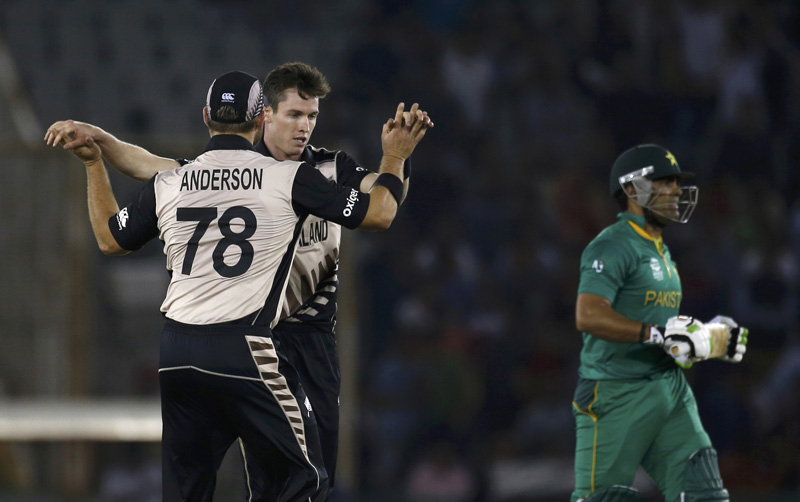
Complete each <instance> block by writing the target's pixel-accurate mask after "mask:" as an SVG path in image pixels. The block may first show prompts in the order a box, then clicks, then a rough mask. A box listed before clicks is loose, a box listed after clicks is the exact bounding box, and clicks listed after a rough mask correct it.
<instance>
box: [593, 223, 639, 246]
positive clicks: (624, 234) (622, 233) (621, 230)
mask: <svg viewBox="0 0 800 502" xmlns="http://www.w3.org/2000/svg"><path fill="white" fill-rule="evenodd" d="M630 238H631V228H630V225H628V223H627V222H626V221H618V222H616V223H613V224H611V225H609V226H607V227H606V228H604V229H603V230H601V231H600V233H599V234H597V236H595V238H594V239H592V240H591V242H589V244H588V245H587V246H586V251H587V252H591V251H599V250H603V251H617V252H624V251H627V250H630V249H631V240H630Z"/></svg>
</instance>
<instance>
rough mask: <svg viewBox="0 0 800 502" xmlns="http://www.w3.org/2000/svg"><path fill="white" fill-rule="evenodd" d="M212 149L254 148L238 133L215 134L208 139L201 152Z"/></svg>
mask: <svg viewBox="0 0 800 502" xmlns="http://www.w3.org/2000/svg"><path fill="white" fill-rule="evenodd" d="M212 150H255V148H253V144H252V143H250V142H249V141H247V139H246V138H244V137H242V136H239V135H238V134H217V135H215V136H212V137H211V139H210V140H208V143H207V144H206V149H205V150H203V153H206V152H210V151H212Z"/></svg>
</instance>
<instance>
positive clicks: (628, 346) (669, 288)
mask: <svg viewBox="0 0 800 502" xmlns="http://www.w3.org/2000/svg"><path fill="white" fill-rule="evenodd" d="M581 293H589V294H593V295H598V296H602V297H603V298H606V299H608V300H609V301H610V302H611V304H612V308H613V309H614V310H615V311H617V312H618V313H620V314H622V315H624V316H625V317H627V318H629V319H633V320H634V321H640V322H644V323H648V324H655V325H658V326H662V327H663V326H664V325H665V324H666V322H667V319H669V318H670V317H672V316H676V315H678V310H679V308H680V305H681V296H682V292H681V281H680V277H679V276H678V270H677V269H676V268H675V263H674V262H673V261H672V258H671V256H670V253H669V249H668V248H667V246H666V245H664V244H663V241H662V240H661V239H659V240H654V239H653V238H652V237H650V236H649V235H648V234H647V232H645V230H644V217H643V216H635V215H632V214H630V213H627V212H624V213H619V214H618V215H617V222H616V223H614V224H613V225H611V226H609V227H607V228H605V229H604V230H603V231H602V232H600V234H599V235H598V236H597V237H595V238H594V240H593V241H592V242H590V243H589V245H588V246H587V247H586V249H585V250H584V251H583V255H582V256H581V278H580V284H579V286H578V294H581ZM582 336H583V349H582V350H581V364H580V368H579V370H578V373H579V375H580V376H581V378H587V379H592V380H603V379H612V378H642V377H645V378H647V377H656V378H657V377H658V376H659V375H660V374H662V373H664V372H665V371H666V370H670V369H674V368H675V362H674V360H673V359H672V358H671V357H669V355H667V354H666V353H665V352H664V351H663V350H662V349H661V348H660V347H657V346H655V345H648V344H642V343H620V342H608V341H605V340H602V339H600V338H597V337H595V336H592V335H590V334H589V333H583V335H582Z"/></svg>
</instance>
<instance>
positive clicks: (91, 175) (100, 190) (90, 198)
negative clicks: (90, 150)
mask: <svg viewBox="0 0 800 502" xmlns="http://www.w3.org/2000/svg"><path fill="white" fill-rule="evenodd" d="M84 165H85V166H86V179H87V194H86V195H87V202H88V205H89V221H90V222H91V224H92V232H94V236H95V239H96V240H97V245H98V247H99V248H100V250H101V251H102V252H103V253H104V254H108V255H117V254H126V253H127V251H126V250H124V249H122V248H121V247H120V246H119V244H117V241H116V239H114V236H113V235H112V234H111V230H110V229H109V228H108V220H109V218H111V217H112V216H114V215H115V214H117V212H119V206H118V205H117V200H116V198H115V197H114V192H113V191H112V190H111V182H110V181H109V179H108V172H107V171H106V167H105V165H104V164H103V161H102V160H96V161H92V162H85V163H84Z"/></svg>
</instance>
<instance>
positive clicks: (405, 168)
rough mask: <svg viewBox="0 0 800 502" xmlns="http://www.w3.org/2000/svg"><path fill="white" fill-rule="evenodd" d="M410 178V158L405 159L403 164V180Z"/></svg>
mask: <svg viewBox="0 0 800 502" xmlns="http://www.w3.org/2000/svg"><path fill="white" fill-rule="evenodd" d="M410 177H411V157H409V158H407V159H406V161H405V162H403V180H407V179H408V178H410Z"/></svg>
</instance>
